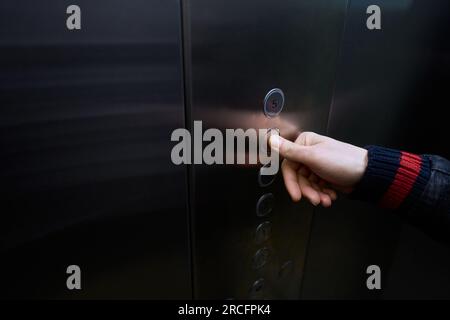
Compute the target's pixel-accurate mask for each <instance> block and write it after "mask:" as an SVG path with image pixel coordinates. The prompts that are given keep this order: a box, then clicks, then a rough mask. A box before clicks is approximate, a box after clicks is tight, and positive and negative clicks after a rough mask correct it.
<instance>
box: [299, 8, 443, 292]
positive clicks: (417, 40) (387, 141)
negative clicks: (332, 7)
mask: <svg viewBox="0 0 450 320" xmlns="http://www.w3.org/2000/svg"><path fill="white" fill-rule="evenodd" d="M372 4H377V5H379V6H380V8H381V12H382V16H381V21H382V29H381V30H375V31H370V30H368V29H367V28H366V27H365V24H366V19H367V14H366V9H367V7H368V6H369V5H372ZM449 18H450V4H449V2H448V1H446V0H433V1H421V0H403V1H400V0H398V1H390V0H386V1H384V0H381V1H362V0H361V1H360V0H358V1H357V0H354V1H350V5H349V10H348V15H347V20H346V28H345V34H344V38H343V42H342V49H341V54H340V58H339V66H338V73H337V78H336V88H335V92H334V96H333V104H332V110H331V115H330V121H329V128H328V134H329V135H331V136H332V137H334V138H337V139H341V140H344V141H347V142H350V143H354V144H357V145H367V144H379V145H384V146H389V147H393V148H400V149H403V150H407V151H411V152H417V153H432V154H433V153H434V154H439V155H442V156H445V157H447V158H449V156H450V149H449V144H448V139H447V138H448V112H447V110H446V109H447V105H446V101H447V100H448V84H449V83H450V64H449V61H450V43H449V41H448V34H449V32H450V27H449V23H448V21H449ZM313 226H314V227H313V229H312V236H311V243H310V247H309V250H308V252H309V255H308V260H307V266H306V274H305V284H304V292H303V295H304V297H305V298H449V297H450V276H449V275H450V252H449V248H448V247H446V246H443V245H442V244H440V243H438V242H435V241H433V240H432V239H431V238H430V237H429V236H427V235H425V234H423V233H422V232H421V231H419V230H418V229H417V228H414V227H411V226H409V225H407V224H405V223H404V222H403V221H401V220H400V219H399V218H398V217H397V216H396V215H395V214H393V213H392V212H384V211H381V210H377V209H375V208H374V207H373V206H369V205H365V204H362V203H355V202H350V201H348V200H343V201H342V200H341V201H339V202H338V203H336V206H335V208H333V209H332V210H318V211H317V212H316V215H315V219H314V222H313ZM371 264H378V265H379V266H380V267H381V270H382V289H383V290H381V292H370V291H369V290H367V288H366V285H365V283H366V279H367V275H366V273H365V271H366V268H367V266H368V265H371Z"/></svg>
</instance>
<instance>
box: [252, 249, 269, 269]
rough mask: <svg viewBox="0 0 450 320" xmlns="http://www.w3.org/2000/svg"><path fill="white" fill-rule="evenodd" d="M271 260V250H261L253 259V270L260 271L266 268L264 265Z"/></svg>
mask: <svg viewBox="0 0 450 320" xmlns="http://www.w3.org/2000/svg"><path fill="white" fill-rule="evenodd" d="M268 260H269V249H267V248H261V249H259V250H258V251H256V253H255V256H254V257H253V268H254V269H259V268H262V267H264V265H265V264H266V263H267V261H268Z"/></svg>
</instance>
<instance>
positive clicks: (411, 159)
mask: <svg viewBox="0 0 450 320" xmlns="http://www.w3.org/2000/svg"><path fill="white" fill-rule="evenodd" d="M421 166H422V158H421V157H420V156H418V155H415V154H412V153H408V152H403V151H402V152H401V156H400V165H399V167H398V169H397V173H396V174H395V177H394V181H393V182H392V183H391V185H390V186H389V188H388V190H387V191H386V193H385V194H384V196H383V197H382V198H381V201H380V205H381V206H382V207H384V208H389V209H396V208H398V207H399V206H400V205H401V204H402V202H403V201H404V200H405V199H406V197H407V196H408V194H409V193H410V192H411V190H412V188H413V186H414V182H416V179H417V176H418V175H419V173H420V168H421Z"/></svg>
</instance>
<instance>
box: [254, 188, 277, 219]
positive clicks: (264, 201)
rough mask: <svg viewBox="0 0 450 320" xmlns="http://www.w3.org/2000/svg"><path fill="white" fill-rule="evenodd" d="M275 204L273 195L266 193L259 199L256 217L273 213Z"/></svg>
mask: <svg viewBox="0 0 450 320" xmlns="http://www.w3.org/2000/svg"><path fill="white" fill-rule="evenodd" d="M274 203H275V197H274V196H273V194H272V193H266V194H264V195H263V196H261V198H259V200H258V202H257V203H256V215H257V216H258V217H264V216H267V215H268V214H269V213H271V212H272V210H273V206H274Z"/></svg>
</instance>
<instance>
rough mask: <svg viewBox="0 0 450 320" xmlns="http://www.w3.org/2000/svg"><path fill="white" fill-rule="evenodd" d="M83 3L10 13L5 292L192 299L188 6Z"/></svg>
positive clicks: (4, 97)
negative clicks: (71, 269)
mask: <svg viewBox="0 0 450 320" xmlns="http://www.w3.org/2000/svg"><path fill="white" fill-rule="evenodd" d="M71 4H73V2H72V1H65V0H63V1H51V0H41V1H31V0H14V1H13V0H8V1H1V2H0V47H1V56H2V58H1V60H0V130H1V134H0V137H1V138H0V144H1V147H0V197H1V199H2V200H1V201H0V212H1V215H2V222H1V224H0V230H1V233H0V234H1V241H0V250H1V251H0V254H1V257H2V258H1V266H0V273H1V274H2V289H1V295H2V296H4V297H8V298H14V297H25V298H32V297H37V298H190V297H191V292H192V291H191V277H190V263H189V257H190V255H189V252H188V227H187V213H186V199H187V188H186V172H185V169H186V168H184V167H182V166H175V165H173V164H172V162H171V159H170V150H171V142H170V134H171V132H172V130H174V129H175V128H179V127H183V126H184V107H183V92H182V87H183V85H182V84H183V82H182V64H181V56H182V55H181V25H180V20H181V16H180V14H181V13H180V2H179V1H177V0H170V1H158V0H133V1H119V0H96V1H91V0H78V1H76V4H77V5H78V6H79V7H80V9H81V29H80V30H68V29H67V27H66V19H67V18H68V15H67V14H66V9H67V7H68V6H69V5H71ZM70 265H77V266H79V267H80V269H81V290H69V289H68V288H67V287H66V279H67V278H68V276H69V275H68V274H67V273H66V270H67V267H68V266H70Z"/></svg>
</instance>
